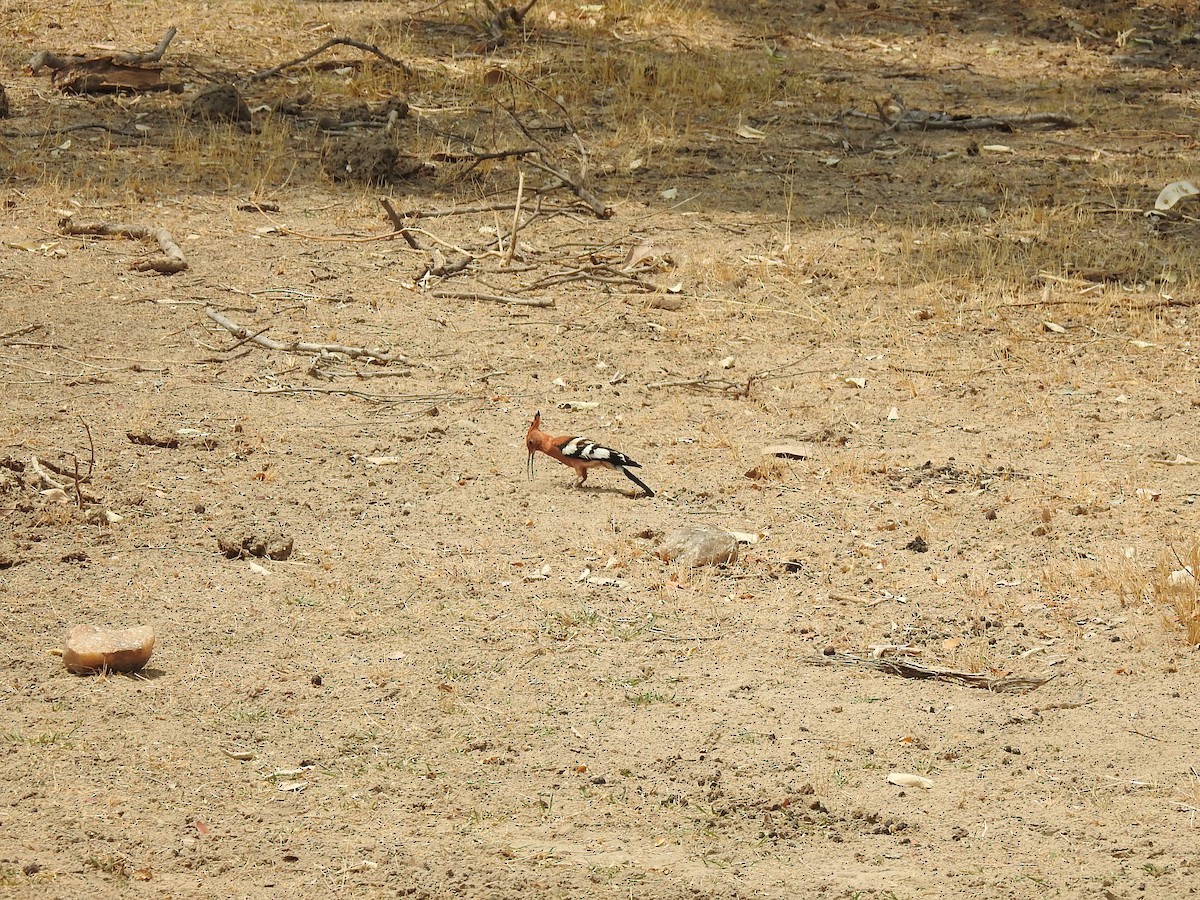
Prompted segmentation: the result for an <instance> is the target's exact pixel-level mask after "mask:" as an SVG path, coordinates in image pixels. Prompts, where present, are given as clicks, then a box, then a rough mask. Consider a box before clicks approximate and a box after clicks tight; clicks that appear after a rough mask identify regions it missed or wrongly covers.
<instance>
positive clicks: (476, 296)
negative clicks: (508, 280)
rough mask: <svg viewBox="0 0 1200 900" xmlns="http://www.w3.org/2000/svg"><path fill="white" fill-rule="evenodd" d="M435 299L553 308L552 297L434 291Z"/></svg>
mask: <svg viewBox="0 0 1200 900" xmlns="http://www.w3.org/2000/svg"><path fill="white" fill-rule="evenodd" d="M433 296H434V297H440V298H442V299H445V300H480V301H483V302H485V303H507V304H509V305H510V306H553V305H554V300H553V298H551V297H506V296H503V295H501V294H480V293H477V292H475V291H434V292H433Z"/></svg>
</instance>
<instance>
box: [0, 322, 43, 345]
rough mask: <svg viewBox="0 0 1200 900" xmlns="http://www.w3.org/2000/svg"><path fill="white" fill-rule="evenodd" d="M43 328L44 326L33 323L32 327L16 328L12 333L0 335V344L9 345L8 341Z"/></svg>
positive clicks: (7, 332)
mask: <svg viewBox="0 0 1200 900" xmlns="http://www.w3.org/2000/svg"><path fill="white" fill-rule="evenodd" d="M45 327H46V326H45V325H40V324H36V323H35V324H33V325H26V326H25V327H24V328H17V329H15V330H13V331H6V332H5V333H4V334H0V344H8V343H11V340H10V339H11V338H15V337H21V336H22V335H26V334H29V333H30V332H33V331H37V330H38V329H39V328H45Z"/></svg>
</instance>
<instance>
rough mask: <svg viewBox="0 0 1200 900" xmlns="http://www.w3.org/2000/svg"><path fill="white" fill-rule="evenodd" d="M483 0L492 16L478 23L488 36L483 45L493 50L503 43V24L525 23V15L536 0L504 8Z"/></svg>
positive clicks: (490, 0)
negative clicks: (517, 6) (520, 5)
mask: <svg viewBox="0 0 1200 900" xmlns="http://www.w3.org/2000/svg"><path fill="white" fill-rule="evenodd" d="M483 2H484V4H485V5H486V6H487V8H488V9H490V10H491V11H492V17H491V18H490V19H487V20H485V21H483V22H481V23H480V25H481V27H482V28H483V30H484V31H485V32H487V35H488V37H489V38H490V40H488V41H487V43H486V45H485V46H486V47H487V49H489V50H494V49H496V48H497V47H498V46H500V45H501V44H502V43H504V27H505V25H506V24H509V23H511V24H512V25H514V26H517V27H520V26H521V25H523V24H525V16H526V15H528V14H529V11H530V10H531V9H533V5H534V4H535V3H537V0H529V2H528V3H526V4H525V5H524V6H523V7H521V8H520V9H517V8H516V7H515V6H506V7H504V9H497V8H496V6H495V4H494V3H492V0H483Z"/></svg>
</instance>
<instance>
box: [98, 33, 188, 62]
mask: <svg viewBox="0 0 1200 900" xmlns="http://www.w3.org/2000/svg"><path fill="white" fill-rule="evenodd" d="M177 30H178V29H176V28H175V26H174V25H172V26H171V27H170V28H168V29H167V33H166V34H164V35H163V37H162V40H161V41H159V42H158V46H157V47H155V48H154V49H153V50H151V51H149V52H146V53H118V54H117V55H116V56H114V57H113V62H119V63H126V64H128V65H131V66H138V65H141V64H142V63H149V62H158V61H159V60H160V59H162V57H163V54H164V53H166V52H167V45H168V44H170V43H171V40H172V38H174V37H175V34H176V32H177Z"/></svg>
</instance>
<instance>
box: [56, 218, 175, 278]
mask: <svg viewBox="0 0 1200 900" xmlns="http://www.w3.org/2000/svg"><path fill="white" fill-rule="evenodd" d="M58 227H59V229H60V230H61V231H62V233H63V234H67V235H83V234H92V235H101V236H105V237H129V238H134V239H136V240H151V239H153V240H156V241H158V246H159V249H160V250H162V255H160V256H149V257H146V258H145V259H140V260H137V261H136V262H134V263H131V264H130V268H132V269H134V270H135V271H137V272H158V273H159V274H162V275H174V274H176V273H177V272H182V271H183V270H184V269H186V268H187V260H186V259H184V257H183V251H182V250H180V249H179V245H178V244H176V243H175V239H174V238H172V237H171V233H170V232H169V231H167V229H165V228H158V227H155V226H152V225H117V224H112V223H108V222H76V221H74V220H72V219H71V218H70V217H69V216H67V217H64V218H63V219H60V220H59V223H58Z"/></svg>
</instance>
